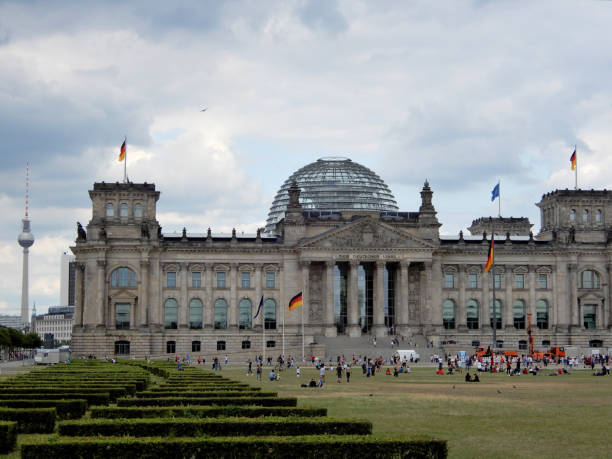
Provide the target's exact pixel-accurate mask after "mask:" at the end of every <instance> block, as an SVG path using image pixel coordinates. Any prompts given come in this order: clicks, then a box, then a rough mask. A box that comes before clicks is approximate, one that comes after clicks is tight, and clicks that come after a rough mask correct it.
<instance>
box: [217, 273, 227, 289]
mask: <svg viewBox="0 0 612 459" xmlns="http://www.w3.org/2000/svg"><path fill="white" fill-rule="evenodd" d="M217 288H225V272H223V271H221V272H218V273H217Z"/></svg>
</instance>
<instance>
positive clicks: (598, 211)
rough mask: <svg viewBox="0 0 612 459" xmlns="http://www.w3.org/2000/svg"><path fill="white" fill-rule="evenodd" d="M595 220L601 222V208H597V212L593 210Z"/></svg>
mask: <svg viewBox="0 0 612 459" xmlns="http://www.w3.org/2000/svg"><path fill="white" fill-rule="evenodd" d="M595 221H596V222H597V223H601V209H597V212H595Z"/></svg>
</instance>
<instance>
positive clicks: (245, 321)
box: [238, 298, 253, 330]
mask: <svg viewBox="0 0 612 459" xmlns="http://www.w3.org/2000/svg"><path fill="white" fill-rule="evenodd" d="M238 310H239V321H240V323H239V325H238V328H241V329H243V330H244V329H247V328H251V317H252V314H253V306H252V305H251V300H249V299H248V298H243V299H241V300H240V303H238Z"/></svg>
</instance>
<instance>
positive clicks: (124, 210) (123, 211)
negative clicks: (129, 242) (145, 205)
mask: <svg viewBox="0 0 612 459" xmlns="http://www.w3.org/2000/svg"><path fill="white" fill-rule="evenodd" d="M119 216H120V217H127V216H128V205H127V204H126V203H125V202H122V203H121V204H119Z"/></svg>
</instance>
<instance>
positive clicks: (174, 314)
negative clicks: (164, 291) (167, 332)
mask: <svg viewBox="0 0 612 459" xmlns="http://www.w3.org/2000/svg"><path fill="white" fill-rule="evenodd" d="M177 325H178V303H177V302H176V300H175V299H174V298H168V299H167V300H166V302H165V303H164V328H177Z"/></svg>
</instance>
